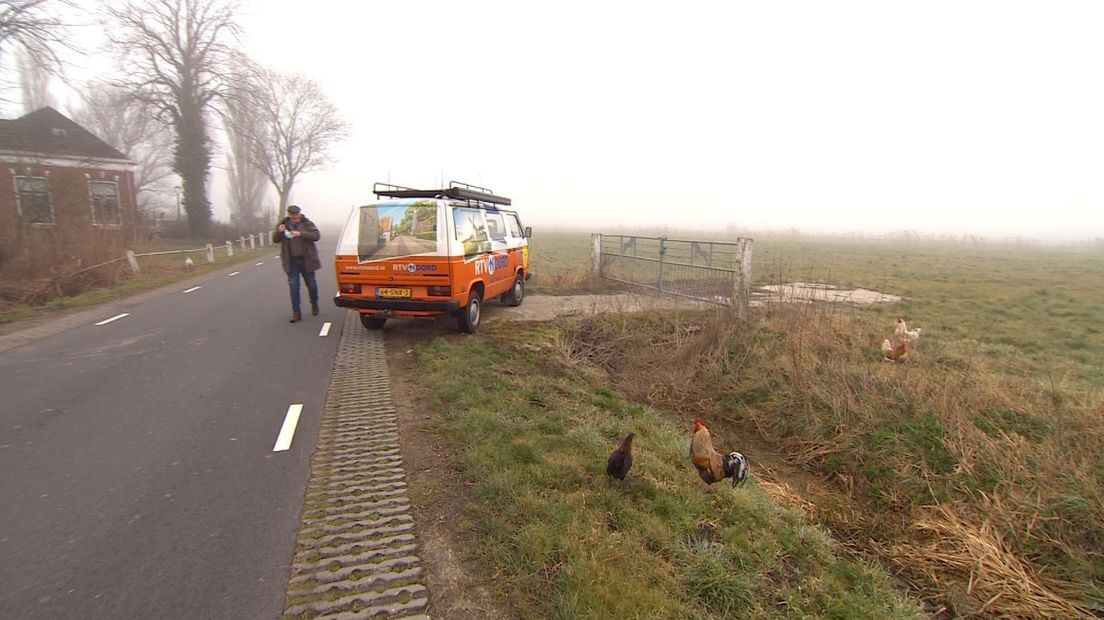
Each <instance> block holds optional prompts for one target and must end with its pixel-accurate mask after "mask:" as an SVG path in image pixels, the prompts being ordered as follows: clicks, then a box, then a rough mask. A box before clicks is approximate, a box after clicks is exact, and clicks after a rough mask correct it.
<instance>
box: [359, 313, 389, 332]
mask: <svg viewBox="0 0 1104 620" xmlns="http://www.w3.org/2000/svg"><path fill="white" fill-rule="evenodd" d="M386 322H387V319H385V318H379V317H374V316H372V315H370V314H362V315H360V324H361V325H363V326H365V327H367V328H368V329H383V324H384V323H386Z"/></svg>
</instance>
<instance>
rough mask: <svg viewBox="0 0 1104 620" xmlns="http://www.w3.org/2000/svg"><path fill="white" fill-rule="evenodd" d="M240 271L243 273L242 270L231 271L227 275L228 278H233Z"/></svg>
mask: <svg viewBox="0 0 1104 620" xmlns="http://www.w3.org/2000/svg"><path fill="white" fill-rule="evenodd" d="M239 273H241V272H240V271H231V272H230V273H228V274H226V277H227V278H233V277H234V276H236V275H238V274H239Z"/></svg>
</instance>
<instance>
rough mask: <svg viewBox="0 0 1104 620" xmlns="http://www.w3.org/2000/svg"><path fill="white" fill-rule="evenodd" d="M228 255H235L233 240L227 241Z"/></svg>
mask: <svg viewBox="0 0 1104 620" xmlns="http://www.w3.org/2000/svg"><path fill="white" fill-rule="evenodd" d="M226 255H227V256H233V255H234V243H233V242H232V241H227V242H226Z"/></svg>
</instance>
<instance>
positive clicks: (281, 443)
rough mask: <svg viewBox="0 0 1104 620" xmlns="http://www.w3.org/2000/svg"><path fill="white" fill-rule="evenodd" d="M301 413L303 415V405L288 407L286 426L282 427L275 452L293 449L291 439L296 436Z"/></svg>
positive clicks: (285, 417)
mask: <svg viewBox="0 0 1104 620" xmlns="http://www.w3.org/2000/svg"><path fill="white" fill-rule="evenodd" d="M300 413H303V404H302V403H296V404H294V405H290V406H288V410H287V415H285V416H284V425H283V426H281V427H280V435H279V436H278V437H277V438H276V445H274V446H272V451H273V452H283V451H284V450H287V449H288V448H290V447H291V438H292V437H294V436H295V427H296V425H298V424H299V414H300Z"/></svg>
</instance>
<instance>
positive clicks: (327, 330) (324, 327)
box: [318, 321, 331, 338]
mask: <svg viewBox="0 0 1104 620" xmlns="http://www.w3.org/2000/svg"><path fill="white" fill-rule="evenodd" d="M330 325H331V323H330V322H329V321H326V322H325V323H323V324H322V329H321V330H320V331H319V332H318V337H319V338H325V337H326V336H329V335H330Z"/></svg>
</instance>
